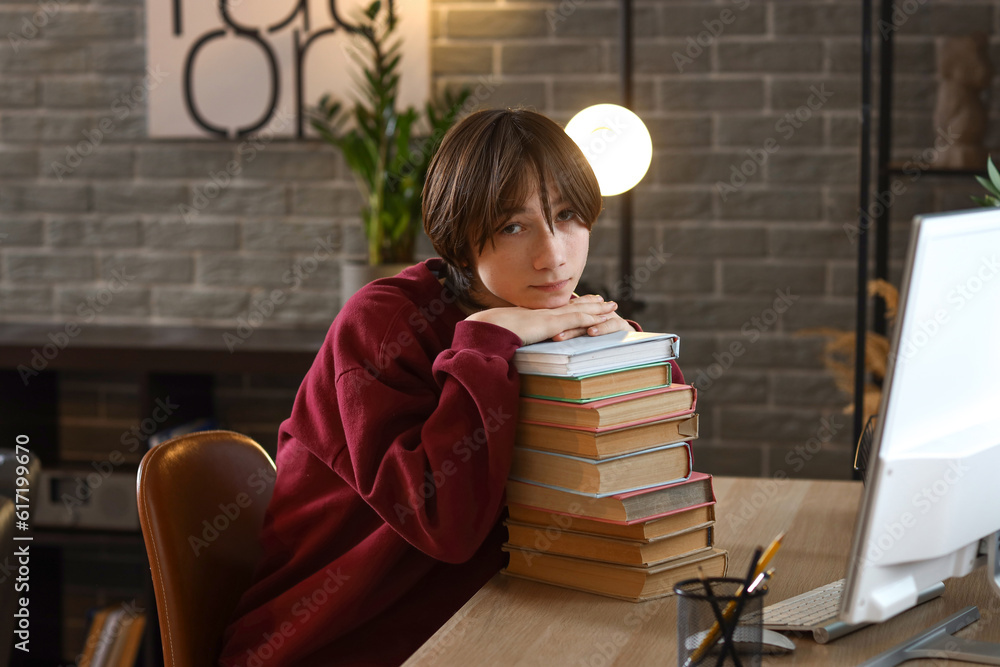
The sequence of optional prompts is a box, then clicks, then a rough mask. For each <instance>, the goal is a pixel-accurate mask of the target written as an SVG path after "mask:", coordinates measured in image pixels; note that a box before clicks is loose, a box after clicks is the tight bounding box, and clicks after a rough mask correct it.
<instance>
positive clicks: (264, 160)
mask: <svg viewBox="0 0 1000 667" xmlns="http://www.w3.org/2000/svg"><path fill="white" fill-rule="evenodd" d="M248 157H249V156H248ZM336 165H337V161H336V159H335V158H334V151H333V148H332V147H331V146H329V145H326V144H321V143H310V144H305V145H303V144H295V145H293V146H291V147H289V148H285V147H284V146H280V145H278V144H275V143H272V144H266V145H265V147H264V148H263V149H262V150H260V151H258V152H257V154H256V155H255V156H254V158H253V160H244V161H243V163H242V174H241V177H242V178H247V179H260V180H270V181H312V180H322V181H328V180H330V179H332V178H334V176H336Z"/></svg>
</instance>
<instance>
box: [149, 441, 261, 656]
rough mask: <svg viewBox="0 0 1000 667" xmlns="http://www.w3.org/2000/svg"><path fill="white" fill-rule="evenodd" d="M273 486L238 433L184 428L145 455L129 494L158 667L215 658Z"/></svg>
mask: <svg viewBox="0 0 1000 667" xmlns="http://www.w3.org/2000/svg"><path fill="white" fill-rule="evenodd" d="M273 489H274V462H273V461H272V460H271V457H270V456H268V455H267V452H265V451H264V450H263V449H262V448H261V446H260V445H258V444H257V443H256V442H254V441H253V440H252V439H250V438H248V437H246V436H244V435H240V434H239V433H233V432H231V431H203V432H199V433H189V434H186V435H181V436H178V437H176V438H173V439H171V440H168V441H166V442H164V443H162V444H159V445H156V446H155V447H153V448H152V449H150V450H149V451H148V452H146V455H145V456H144V457H143V459H142V463H141V464H140V465H139V474H138V479H137V482H136V493H137V497H138V504H139V522H140V524H141V525H142V537H143V540H144V541H145V543H146V553H147V555H148V556H149V564H150V569H151V570H152V578H153V590H154V593H155V595H156V607H157V615H158V618H159V621H160V635H161V637H162V639H163V657H164V663H165V665H166V667H195V666H201V665H205V666H206V667H209V666H212V665H215V664H216V659H217V657H218V655H219V652H220V651H221V649H222V633H223V631H224V630H225V628H226V625H227V624H228V623H229V621H230V618H231V616H232V614H233V611H234V610H235V608H236V605H237V603H238V602H239V599H240V596H241V595H242V594H243V592H244V591H245V590H246V589H247V587H248V586H249V585H250V581H251V577H252V575H253V571H254V568H255V567H256V565H257V560H258V558H259V556H260V547H259V544H258V536H259V534H260V529H261V526H262V525H263V523H264V512H265V510H266V509H267V505H268V502H269V501H270V499H271V492H272V491H273Z"/></svg>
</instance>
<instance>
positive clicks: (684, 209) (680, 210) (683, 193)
mask: <svg viewBox="0 0 1000 667" xmlns="http://www.w3.org/2000/svg"><path fill="white" fill-rule="evenodd" d="M633 202H634V203H633V207H634V209H633V210H634V213H635V219H637V220H643V219H653V220H690V219H705V218H708V217H710V215H711V213H712V195H711V194H710V193H709V192H708V191H707V190H706V191H702V190H660V189H652V188H647V187H640V188H638V189H636V190H635V196H634V197H633Z"/></svg>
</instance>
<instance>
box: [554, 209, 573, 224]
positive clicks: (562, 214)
mask: <svg viewBox="0 0 1000 667" xmlns="http://www.w3.org/2000/svg"><path fill="white" fill-rule="evenodd" d="M575 217H576V211H574V210H573V209H571V208H564V209H563V210H561V211H559V215H557V216H556V220H559V221H560V222H565V221H566V220H572V219H573V218H575Z"/></svg>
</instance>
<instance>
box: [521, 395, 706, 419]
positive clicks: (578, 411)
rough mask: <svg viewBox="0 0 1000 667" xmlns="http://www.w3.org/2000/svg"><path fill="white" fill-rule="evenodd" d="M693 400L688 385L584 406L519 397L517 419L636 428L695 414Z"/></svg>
mask: <svg viewBox="0 0 1000 667" xmlns="http://www.w3.org/2000/svg"><path fill="white" fill-rule="evenodd" d="M696 401H697V391H696V390H695V388H694V387H692V386H691V385H688V384H672V385H670V386H669V387H660V388H659V389H647V390H646V391H640V392H636V393H632V394H625V395H624V396H614V397H611V398H603V399H600V400H596V401H588V402H586V403H570V402H567V401H553V400H549V399H544V398H529V397H524V396H522V397H521V404H520V420H521V421H522V422H526V423H534V424H542V425H546V426H556V425H558V426H569V427H574V428H611V427H614V426H619V427H626V426H638V425H640V424H643V423H646V422H651V421H659V420H663V419H669V418H671V417H679V416H681V415H685V414H690V413H692V412H694V408H695V403H696Z"/></svg>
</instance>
